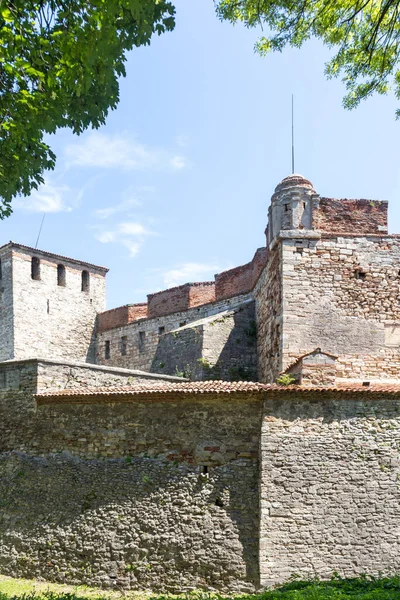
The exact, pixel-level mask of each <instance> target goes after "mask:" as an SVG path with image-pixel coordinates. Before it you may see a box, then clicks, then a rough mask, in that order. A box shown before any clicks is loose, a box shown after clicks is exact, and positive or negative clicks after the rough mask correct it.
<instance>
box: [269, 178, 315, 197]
mask: <svg viewBox="0 0 400 600" xmlns="http://www.w3.org/2000/svg"><path fill="white" fill-rule="evenodd" d="M293 187H302V188H307V189H309V190H312V191H315V190H314V186H313V184H312V183H311V181H309V180H308V179H306V178H305V177H303V175H298V174H296V173H293V174H292V175H288V176H287V177H285V179H282V181H281V182H280V183H278V185H277V186H276V188H275V194H276V193H279V192H282V191H283V190H287V189H289V188H293Z"/></svg>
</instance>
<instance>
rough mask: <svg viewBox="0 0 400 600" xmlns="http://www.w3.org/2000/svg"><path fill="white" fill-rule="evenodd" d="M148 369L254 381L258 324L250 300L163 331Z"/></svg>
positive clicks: (197, 377) (203, 376) (205, 377)
mask: <svg viewBox="0 0 400 600" xmlns="http://www.w3.org/2000/svg"><path fill="white" fill-rule="evenodd" d="M151 371H153V372H155V373H168V374H170V375H176V374H177V373H180V374H183V375H185V376H186V377H189V378H190V379H191V380H194V381H196V380H205V379H223V380H225V381H235V380H250V381H256V380H257V326H256V321H255V307H254V302H253V301H247V302H244V303H243V304H241V305H240V306H239V307H237V308H236V309H233V310H230V311H224V312H221V313H218V314H216V315H213V316H210V317H206V318H204V319H200V320H198V321H194V322H192V323H190V324H188V325H185V326H183V327H180V328H178V329H174V330H172V331H171V332H169V333H166V334H163V335H162V336H161V337H160V339H159V343H158V346H157V350H156V353H155V355H154V360H153V363H152V366H151Z"/></svg>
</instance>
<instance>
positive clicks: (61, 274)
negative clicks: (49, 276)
mask: <svg viewBox="0 0 400 600" xmlns="http://www.w3.org/2000/svg"><path fill="white" fill-rule="evenodd" d="M57 285H61V286H62V287H65V267H64V265H57Z"/></svg>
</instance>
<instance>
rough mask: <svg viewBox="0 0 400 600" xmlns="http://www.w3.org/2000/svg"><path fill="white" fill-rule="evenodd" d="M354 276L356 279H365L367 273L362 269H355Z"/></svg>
mask: <svg viewBox="0 0 400 600" xmlns="http://www.w3.org/2000/svg"><path fill="white" fill-rule="evenodd" d="M355 276H356V279H360V280H361V281H365V278H366V277H367V274H366V273H365V272H364V271H360V270H358V269H357V271H355Z"/></svg>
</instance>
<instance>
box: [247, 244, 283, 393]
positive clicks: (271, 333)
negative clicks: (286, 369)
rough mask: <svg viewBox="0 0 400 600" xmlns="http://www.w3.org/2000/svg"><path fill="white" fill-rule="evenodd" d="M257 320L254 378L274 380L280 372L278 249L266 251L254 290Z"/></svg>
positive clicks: (279, 278)
mask: <svg viewBox="0 0 400 600" xmlns="http://www.w3.org/2000/svg"><path fill="white" fill-rule="evenodd" d="M253 294H254V298H255V302H256V321H257V354H258V381H262V382H264V383H275V381H276V378H277V377H278V376H279V374H280V372H281V365H282V358H281V334H282V282H281V248H280V245H279V244H276V245H275V247H274V248H273V249H272V250H271V251H270V253H269V256H268V262H267V266H266V267H265V269H264V271H263V273H262V275H261V277H260V278H259V280H258V283H257V285H256V287H255V289H254V292H253Z"/></svg>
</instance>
